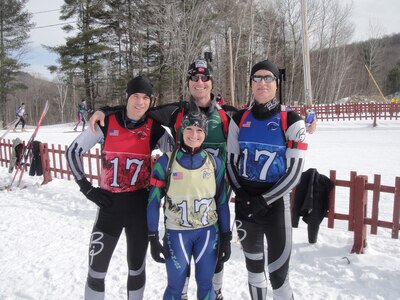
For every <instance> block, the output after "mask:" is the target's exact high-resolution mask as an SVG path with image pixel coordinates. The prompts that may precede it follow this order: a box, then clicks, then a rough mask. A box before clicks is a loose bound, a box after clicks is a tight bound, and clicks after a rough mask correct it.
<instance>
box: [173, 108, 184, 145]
mask: <svg viewBox="0 0 400 300" xmlns="http://www.w3.org/2000/svg"><path fill="white" fill-rule="evenodd" d="M183 115H184V108H183V107H182V108H181V110H180V111H179V112H178V115H177V116H176V119H175V144H176V145H178V139H179V128H181V125H182V119H183Z"/></svg>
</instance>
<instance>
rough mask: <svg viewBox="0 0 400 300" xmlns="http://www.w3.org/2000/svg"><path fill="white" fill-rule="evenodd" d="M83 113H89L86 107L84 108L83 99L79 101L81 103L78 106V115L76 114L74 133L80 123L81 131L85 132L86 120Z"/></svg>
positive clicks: (84, 102)
mask: <svg viewBox="0 0 400 300" xmlns="http://www.w3.org/2000/svg"><path fill="white" fill-rule="evenodd" d="M85 112H89V111H88V109H87V107H86V101H85V99H82V100H81V103H79V104H78V113H77V119H78V122H77V123H76V125H75V127H74V131H77V129H78V126H79V124H80V123H81V121H82V131H84V130H85V125H86V119H85V115H84V113H85Z"/></svg>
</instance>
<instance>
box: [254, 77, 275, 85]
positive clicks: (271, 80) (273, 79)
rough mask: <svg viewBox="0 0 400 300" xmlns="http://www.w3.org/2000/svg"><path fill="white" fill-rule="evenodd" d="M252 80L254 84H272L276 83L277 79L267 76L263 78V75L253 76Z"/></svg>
mask: <svg viewBox="0 0 400 300" xmlns="http://www.w3.org/2000/svg"><path fill="white" fill-rule="evenodd" d="M251 79H252V80H253V81H254V82H261V81H263V80H264V81H265V82H268V83H271V82H274V81H275V80H276V77H275V76H272V75H266V76H262V75H253V76H251Z"/></svg>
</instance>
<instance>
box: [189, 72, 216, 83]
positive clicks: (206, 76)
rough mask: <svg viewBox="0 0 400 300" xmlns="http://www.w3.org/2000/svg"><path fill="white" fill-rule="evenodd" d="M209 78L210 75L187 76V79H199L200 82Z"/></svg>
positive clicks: (196, 80)
mask: <svg viewBox="0 0 400 300" xmlns="http://www.w3.org/2000/svg"><path fill="white" fill-rule="evenodd" d="M210 79H211V75H204V74H202V75H192V76H189V80H191V81H194V82H198V81H199V80H201V81H202V82H207V81H209V80H210Z"/></svg>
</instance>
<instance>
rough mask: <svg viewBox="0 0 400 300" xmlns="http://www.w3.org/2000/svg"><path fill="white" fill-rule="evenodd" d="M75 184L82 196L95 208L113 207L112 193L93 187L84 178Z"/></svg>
mask: <svg viewBox="0 0 400 300" xmlns="http://www.w3.org/2000/svg"><path fill="white" fill-rule="evenodd" d="M77 183H78V185H79V187H80V191H81V192H82V194H84V195H85V196H86V198H88V199H89V200H90V201H92V202H94V203H95V204H96V205H97V206H99V207H101V208H108V207H111V206H112V205H113V199H112V193H111V192H110V191H107V190H103V189H101V188H95V187H93V186H92V184H91V183H90V182H89V181H88V180H87V179H86V178H82V179H81V180H78V181H77Z"/></svg>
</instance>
